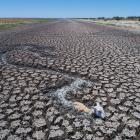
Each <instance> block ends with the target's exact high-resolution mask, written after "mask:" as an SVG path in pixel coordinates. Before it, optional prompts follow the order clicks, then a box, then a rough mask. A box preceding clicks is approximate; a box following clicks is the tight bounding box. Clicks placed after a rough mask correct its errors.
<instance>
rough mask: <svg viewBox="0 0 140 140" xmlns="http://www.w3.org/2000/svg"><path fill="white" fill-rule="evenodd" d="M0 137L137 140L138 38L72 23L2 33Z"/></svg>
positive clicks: (139, 126) (139, 131)
mask: <svg viewBox="0 0 140 140" xmlns="http://www.w3.org/2000/svg"><path fill="white" fill-rule="evenodd" d="M77 81H81V82H77ZM73 83H74V84H73ZM75 84H77V85H76V86H74V85H75ZM61 92H62V94H61ZM73 101H80V102H82V103H84V104H85V105H87V106H88V107H92V106H93V104H94V102H96V101H98V102H102V104H103V107H104V109H105V112H106V116H107V118H106V120H105V121H104V120H101V119H94V118H92V117H90V116H88V115H87V114H84V113H79V112H76V111H75V110H73V109H72V108H71V107H69V104H67V103H71V102H73ZM0 139H2V140H20V139H26V140H32V139H38V140H41V139H42V140H47V139H48V140H63V139H65V140H81V139H83V140H125V139H132V140H139V139H140V35H139V34H136V33H131V32H129V31H123V30H119V29H114V28H113V27H108V26H103V25H96V24H95V23H86V22H80V21H76V20H57V21H51V22H48V23H42V24H36V25H34V26H33V25H29V26H26V27H24V26H23V27H21V28H20V29H16V28H15V29H13V30H10V31H5V32H1V33H0Z"/></svg>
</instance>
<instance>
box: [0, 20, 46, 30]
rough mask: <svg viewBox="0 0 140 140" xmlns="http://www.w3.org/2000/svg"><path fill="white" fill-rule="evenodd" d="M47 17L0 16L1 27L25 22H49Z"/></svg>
mask: <svg viewBox="0 0 140 140" xmlns="http://www.w3.org/2000/svg"><path fill="white" fill-rule="evenodd" d="M47 21H48V19H46V18H0V28H10V27H16V26H19V25H23V24H30V23H40V22H47Z"/></svg>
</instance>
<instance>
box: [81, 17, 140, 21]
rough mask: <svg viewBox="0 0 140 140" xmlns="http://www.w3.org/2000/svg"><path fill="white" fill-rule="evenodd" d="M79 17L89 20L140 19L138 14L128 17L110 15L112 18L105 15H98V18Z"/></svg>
mask: <svg viewBox="0 0 140 140" xmlns="http://www.w3.org/2000/svg"><path fill="white" fill-rule="evenodd" d="M81 19H90V20H104V21H107V20H117V21H119V20H133V21H140V16H129V17H119V16H116V17H112V18H106V17H98V18H81Z"/></svg>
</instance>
